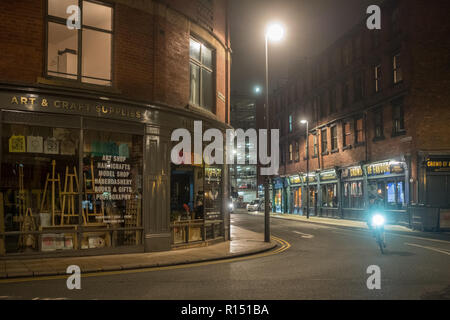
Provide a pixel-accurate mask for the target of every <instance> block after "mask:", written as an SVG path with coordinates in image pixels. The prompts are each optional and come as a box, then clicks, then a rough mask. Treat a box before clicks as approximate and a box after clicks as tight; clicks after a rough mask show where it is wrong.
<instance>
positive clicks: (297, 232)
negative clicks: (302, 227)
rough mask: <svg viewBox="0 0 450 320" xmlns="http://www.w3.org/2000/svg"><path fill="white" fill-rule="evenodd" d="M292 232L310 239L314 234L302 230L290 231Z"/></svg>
mask: <svg viewBox="0 0 450 320" xmlns="http://www.w3.org/2000/svg"><path fill="white" fill-rule="evenodd" d="M292 232H294V233H296V234H299V235H301V236H302V238H305V239H312V238H314V236H313V235H312V234H307V233H303V232H300V231H292Z"/></svg>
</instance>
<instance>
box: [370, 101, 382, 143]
mask: <svg viewBox="0 0 450 320" xmlns="http://www.w3.org/2000/svg"><path fill="white" fill-rule="evenodd" d="M373 122H374V126H373V129H374V132H373V135H374V140H382V139H384V122H383V108H378V109H376V110H375V111H374V113H373ZM377 129H380V135H377Z"/></svg>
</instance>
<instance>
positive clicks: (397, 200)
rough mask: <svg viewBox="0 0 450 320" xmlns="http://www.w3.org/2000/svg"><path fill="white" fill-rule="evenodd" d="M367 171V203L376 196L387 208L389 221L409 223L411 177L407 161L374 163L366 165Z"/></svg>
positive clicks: (377, 200)
mask: <svg viewBox="0 0 450 320" xmlns="http://www.w3.org/2000/svg"><path fill="white" fill-rule="evenodd" d="M365 171H366V174H367V199H366V203H367V205H368V202H369V201H368V200H369V199H370V198H374V199H375V201H376V202H378V203H379V204H380V205H382V206H383V207H384V208H385V211H386V214H387V217H388V222H393V223H408V224H409V217H408V214H407V204H408V203H409V177H408V170H407V165H406V163H405V162H401V161H394V160H392V161H385V162H379V163H373V164H368V165H366V166H365ZM367 205H366V206H367Z"/></svg>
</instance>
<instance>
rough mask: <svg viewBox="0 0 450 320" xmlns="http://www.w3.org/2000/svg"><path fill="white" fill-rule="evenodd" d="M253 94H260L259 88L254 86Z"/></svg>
mask: <svg viewBox="0 0 450 320" xmlns="http://www.w3.org/2000/svg"><path fill="white" fill-rule="evenodd" d="M255 93H256V94H260V93H261V87H260V86H256V87H255Z"/></svg>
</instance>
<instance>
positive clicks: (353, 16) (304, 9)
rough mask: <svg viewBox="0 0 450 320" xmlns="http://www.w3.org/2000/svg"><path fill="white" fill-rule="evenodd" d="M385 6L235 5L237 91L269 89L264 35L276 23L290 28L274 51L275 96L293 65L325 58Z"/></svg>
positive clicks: (246, 0) (316, 2)
mask: <svg viewBox="0 0 450 320" xmlns="http://www.w3.org/2000/svg"><path fill="white" fill-rule="evenodd" d="M379 2H380V1H379V0H230V1H229V3H230V7H229V10H230V11H229V14H230V28H231V47H232V50H233V55H232V68H231V90H232V92H233V91H237V92H240V93H243V94H245V93H252V90H253V88H254V86H255V85H258V84H259V85H261V86H264V81H265V80H264V79H265V78H264V30H265V27H266V25H267V24H268V23H269V22H270V21H280V22H282V23H283V24H284V25H285V27H286V35H285V39H284V40H283V41H281V42H279V43H275V44H272V45H270V49H269V79H270V81H271V84H270V86H271V88H270V89H271V90H273V89H274V87H276V86H277V83H280V82H281V81H282V79H283V78H287V70H288V65H289V61H291V60H295V59H299V58H301V57H305V56H311V55H314V54H317V53H320V52H321V51H322V50H324V49H326V48H327V47H328V46H329V45H331V44H332V43H333V42H334V41H335V40H337V39H338V38H339V37H340V36H341V35H343V34H344V33H345V32H346V31H348V30H349V29H351V28H352V27H353V26H354V25H356V24H357V23H359V22H360V21H363V19H365V18H366V17H367V14H366V9H367V7H368V6H369V5H371V4H377V3H379Z"/></svg>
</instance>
